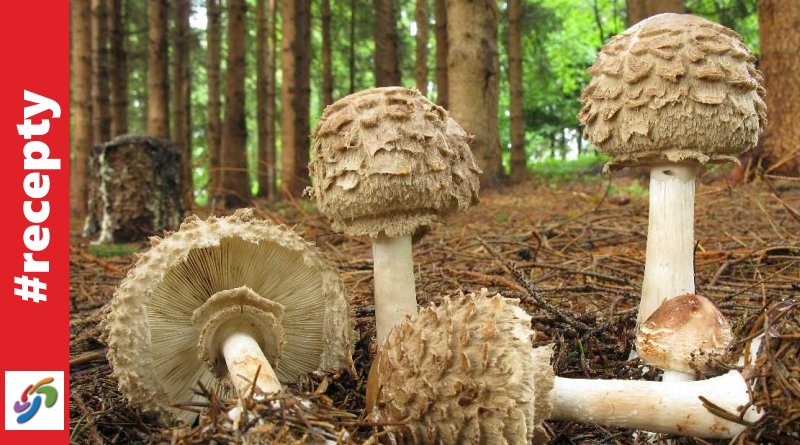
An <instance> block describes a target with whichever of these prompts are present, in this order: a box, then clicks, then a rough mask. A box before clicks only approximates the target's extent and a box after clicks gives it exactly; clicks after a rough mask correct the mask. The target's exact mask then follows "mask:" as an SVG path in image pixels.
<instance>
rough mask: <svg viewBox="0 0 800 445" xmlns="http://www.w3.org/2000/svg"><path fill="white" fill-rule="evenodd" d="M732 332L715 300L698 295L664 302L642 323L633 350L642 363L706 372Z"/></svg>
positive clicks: (724, 346) (731, 337) (723, 348)
mask: <svg viewBox="0 0 800 445" xmlns="http://www.w3.org/2000/svg"><path fill="white" fill-rule="evenodd" d="M731 340H733V333H732V332H731V328H730V326H729V325H728V322H727V321H726V320H725V317H724V316H723V315H722V313H721V312H720V311H719V309H717V307H716V306H715V305H714V303H712V302H711V300H709V299H708V298H706V297H703V296H700V295H682V296H680V297H675V298H672V299H669V300H667V301H665V302H664V303H663V304H662V305H661V306H660V307H659V308H658V309H657V310H656V311H655V312H653V314H652V315H650V318H648V319H647V320H646V321H645V322H644V323H642V325H641V326H639V333H638V334H637V336H636V351H637V352H638V353H639V357H641V358H642V360H644V361H645V362H647V363H649V364H651V365H653V366H655V367H657V368H659V369H666V370H672V371H680V372H684V373H687V374H694V373H695V372H698V371H699V372H708V371H709V370H710V368H711V367H712V365H713V360H714V359H715V358H719V357H721V356H722V355H723V354H724V353H725V350H726V348H727V347H728V345H729V344H730V342H731Z"/></svg>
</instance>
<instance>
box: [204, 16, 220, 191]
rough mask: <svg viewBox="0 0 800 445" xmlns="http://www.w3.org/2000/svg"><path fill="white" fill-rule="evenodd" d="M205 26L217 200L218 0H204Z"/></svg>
mask: <svg viewBox="0 0 800 445" xmlns="http://www.w3.org/2000/svg"><path fill="white" fill-rule="evenodd" d="M206 15H207V19H208V27H207V29H206V33H207V34H206V39H207V52H206V70H207V73H208V74H207V76H208V122H207V129H206V139H207V141H208V187H207V189H208V195H209V198H210V201H211V202H214V201H215V200H216V196H217V194H218V193H219V188H220V169H221V167H222V166H221V163H220V158H221V156H222V148H221V147H222V122H221V120H220V111H221V105H220V94H219V90H220V60H221V56H220V47H221V43H222V42H221V40H222V32H221V23H220V21H221V20H220V15H221V10H220V0H207V1H206Z"/></svg>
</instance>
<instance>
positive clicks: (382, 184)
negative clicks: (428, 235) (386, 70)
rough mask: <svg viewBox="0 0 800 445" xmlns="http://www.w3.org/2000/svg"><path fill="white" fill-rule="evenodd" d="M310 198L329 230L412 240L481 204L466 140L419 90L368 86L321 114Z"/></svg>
mask: <svg viewBox="0 0 800 445" xmlns="http://www.w3.org/2000/svg"><path fill="white" fill-rule="evenodd" d="M314 138H315V139H316V142H315V143H314V146H313V147H312V153H313V160H312V161H311V163H310V164H309V172H310V174H311V177H312V178H313V180H314V184H313V186H312V187H310V188H309V189H308V190H309V195H310V196H312V197H314V198H316V200H317V203H318V205H319V208H320V210H321V211H322V213H324V214H325V215H327V216H328V217H329V218H330V219H331V220H332V221H333V228H334V230H337V231H341V232H344V233H347V234H348V235H352V236H361V235H369V236H371V237H377V236H378V234H379V233H380V232H385V234H386V235H387V236H390V237H393V236H399V235H409V234H412V233H414V232H415V231H416V230H417V229H418V228H420V227H421V226H426V225H429V224H431V223H432V222H434V221H436V220H437V219H438V218H439V217H440V216H442V215H445V214H447V213H450V212H452V211H454V210H456V209H465V208H467V207H469V206H470V205H472V204H474V203H476V202H477V201H478V188H479V184H478V174H479V173H480V169H479V168H478V165H477V164H476V163H475V158H474V157H473V155H472V152H471V151H470V148H469V145H468V143H469V141H470V139H471V138H470V136H469V135H468V134H467V133H466V132H465V131H464V130H463V129H462V128H461V127H460V126H459V125H458V124H457V123H456V122H455V121H454V120H453V119H451V118H450V117H449V116H448V113H447V111H446V110H445V109H444V108H442V107H439V106H437V105H436V104H434V103H432V102H431V101H429V100H428V99H427V98H426V97H425V96H423V95H422V94H421V93H420V92H419V91H416V90H410V89H406V88H400V87H387V88H373V89H370V90H366V91H363V92H360V93H356V94H351V95H350V96H347V97H345V98H342V99H340V100H338V101H337V102H335V103H334V104H332V105H330V106H328V107H327V108H326V109H325V112H324V113H323V115H322V117H320V120H319V124H318V125H317V130H316V132H315V133H314Z"/></svg>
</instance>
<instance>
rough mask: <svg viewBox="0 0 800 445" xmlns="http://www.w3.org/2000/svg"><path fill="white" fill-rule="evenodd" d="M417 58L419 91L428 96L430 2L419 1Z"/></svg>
mask: <svg viewBox="0 0 800 445" xmlns="http://www.w3.org/2000/svg"><path fill="white" fill-rule="evenodd" d="M415 12H416V14H415V17H416V23H417V58H416V70H415V73H416V75H417V77H416V80H417V89H418V90H419V91H420V92H422V94H423V95H426V96H427V95H428V0H417V8H416V11H415Z"/></svg>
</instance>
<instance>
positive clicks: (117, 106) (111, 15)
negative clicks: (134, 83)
mask: <svg viewBox="0 0 800 445" xmlns="http://www.w3.org/2000/svg"><path fill="white" fill-rule="evenodd" d="M124 9H125V7H124V5H123V3H122V0H111V1H110V2H109V4H108V31H109V34H110V55H111V63H110V65H111V69H110V75H109V82H110V84H111V91H110V94H109V98H110V100H111V137H117V136H120V135H123V134H125V133H127V132H128V56H127V54H126V53H125V41H126V39H127V27H126V23H127V22H126V21H125V20H124V19H123V11H124Z"/></svg>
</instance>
